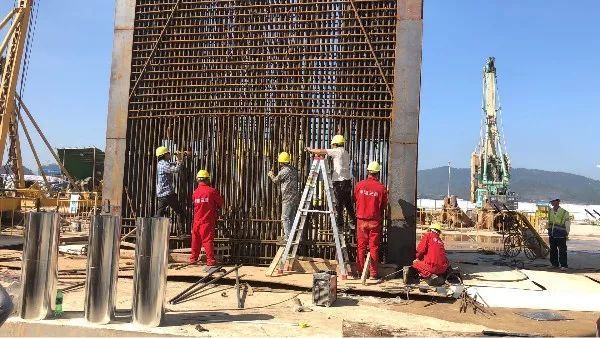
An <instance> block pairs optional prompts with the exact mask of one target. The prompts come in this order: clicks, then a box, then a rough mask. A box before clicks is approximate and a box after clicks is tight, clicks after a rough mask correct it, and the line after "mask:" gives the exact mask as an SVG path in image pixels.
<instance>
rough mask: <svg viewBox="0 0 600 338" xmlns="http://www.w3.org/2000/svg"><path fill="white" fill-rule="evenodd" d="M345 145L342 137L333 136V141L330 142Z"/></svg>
mask: <svg viewBox="0 0 600 338" xmlns="http://www.w3.org/2000/svg"><path fill="white" fill-rule="evenodd" d="M344 143H346V140H345V139H344V136H343V135H335V136H334V137H333V139H332V140H331V144H344Z"/></svg>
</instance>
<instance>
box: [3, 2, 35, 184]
mask: <svg viewBox="0 0 600 338" xmlns="http://www.w3.org/2000/svg"><path fill="white" fill-rule="evenodd" d="M32 6H33V0H19V1H18V5H17V7H15V8H14V9H13V10H12V11H11V12H10V13H9V14H8V15H7V16H6V17H5V18H4V19H3V20H2V22H1V23H0V29H1V28H2V26H4V25H5V24H7V23H8V22H9V21H10V20H11V19H12V23H11V25H10V28H9V29H8V31H7V33H6V36H5V37H4V38H3V40H2V44H1V45H0V55H3V54H4V51H5V50H6V56H5V57H4V60H3V61H4V64H3V67H2V75H1V77H0V165H1V164H2V163H4V152H5V150H6V144H7V143H8V142H10V147H9V151H8V156H9V161H10V164H11V167H12V171H13V174H14V175H15V178H16V180H15V181H16V183H17V187H19V188H22V187H24V186H25V180H24V177H23V175H24V173H23V162H22V158H21V147H20V144H19V133H18V129H17V126H18V125H17V104H16V89H17V83H18V81H19V73H20V70H21V61H22V58H23V51H24V49H25V45H26V43H27V29H28V27H29V20H30V16H31V8H32Z"/></svg>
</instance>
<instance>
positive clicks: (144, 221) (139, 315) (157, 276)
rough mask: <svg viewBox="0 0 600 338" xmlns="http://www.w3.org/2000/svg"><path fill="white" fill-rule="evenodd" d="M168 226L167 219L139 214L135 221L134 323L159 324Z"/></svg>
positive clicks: (165, 278) (162, 303)
mask: <svg viewBox="0 0 600 338" xmlns="http://www.w3.org/2000/svg"><path fill="white" fill-rule="evenodd" d="M169 226H170V224H169V219H168V218H165V217H138V218H137V220H136V243H135V266H134V273H133V302H132V307H133V308H132V317H133V323H134V324H140V325H145V326H159V325H160V323H161V320H162V317H163V315H164V308H165V297H166V285H167V263H168V250H169Z"/></svg>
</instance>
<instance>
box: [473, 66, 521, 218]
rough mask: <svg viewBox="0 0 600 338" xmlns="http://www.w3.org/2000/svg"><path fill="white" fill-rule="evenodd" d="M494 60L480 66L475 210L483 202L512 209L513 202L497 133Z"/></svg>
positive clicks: (503, 149) (501, 141) (498, 109)
mask: <svg viewBox="0 0 600 338" xmlns="http://www.w3.org/2000/svg"><path fill="white" fill-rule="evenodd" d="M495 61H496V59H495V58H494V57H489V58H488V60H487V62H486V64H485V66H484V67H483V106H482V109H483V121H482V125H481V134H480V140H479V144H478V145H477V149H476V150H475V151H474V152H473V154H472V155H471V201H472V202H475V203H476V206H477V207H478V208H482V207H484V205H485V204H486V203H497V204H499V205H501V206H502V205H506V207H507V208H508V209H510V210H514V209H516V207H517V199H516V195H515V194H514V193H513V192H510V191H509V190H508V189H509V181H510V159H509V157H508V154H507V153H506V147H505V142H504V138H503V135H502V133H501V130H502V129H501V127H502V126H501V123H500V119H499V117H500V113H501V107H500V105H499V100H498V89H497V87H496V64H495Z"/></svg>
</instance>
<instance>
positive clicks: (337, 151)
mask: <svg viewBox="0 0 600 338" xmlns="http://www.w3.org/2000/svg"><path fill="white" fill-rule="evenodd" d="M345 143H346V140H345V139H344V136H343V135H335V136H334V137H333V139H332V140H331V146H332V148H331V149H311V148H309V147H306V148H305V150H306V151H308V152H310V153H312V154H315V155H318V156H325V155H328V156H329V157H331V158H332V159H333V174H332V177H331V180H332V181H333V193H334V195H335V199H336V200H337V204H336V206H335V208H336V213H337V217H336V221H337V223H338V224H344V209H346V212H347V213H348V226H349V227H350V229H354V228H355V226H356V215H355V213H354V201H353V199H352V175H350V154H348V152H347V151H346V149H344V144H345Z"/></svg>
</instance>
